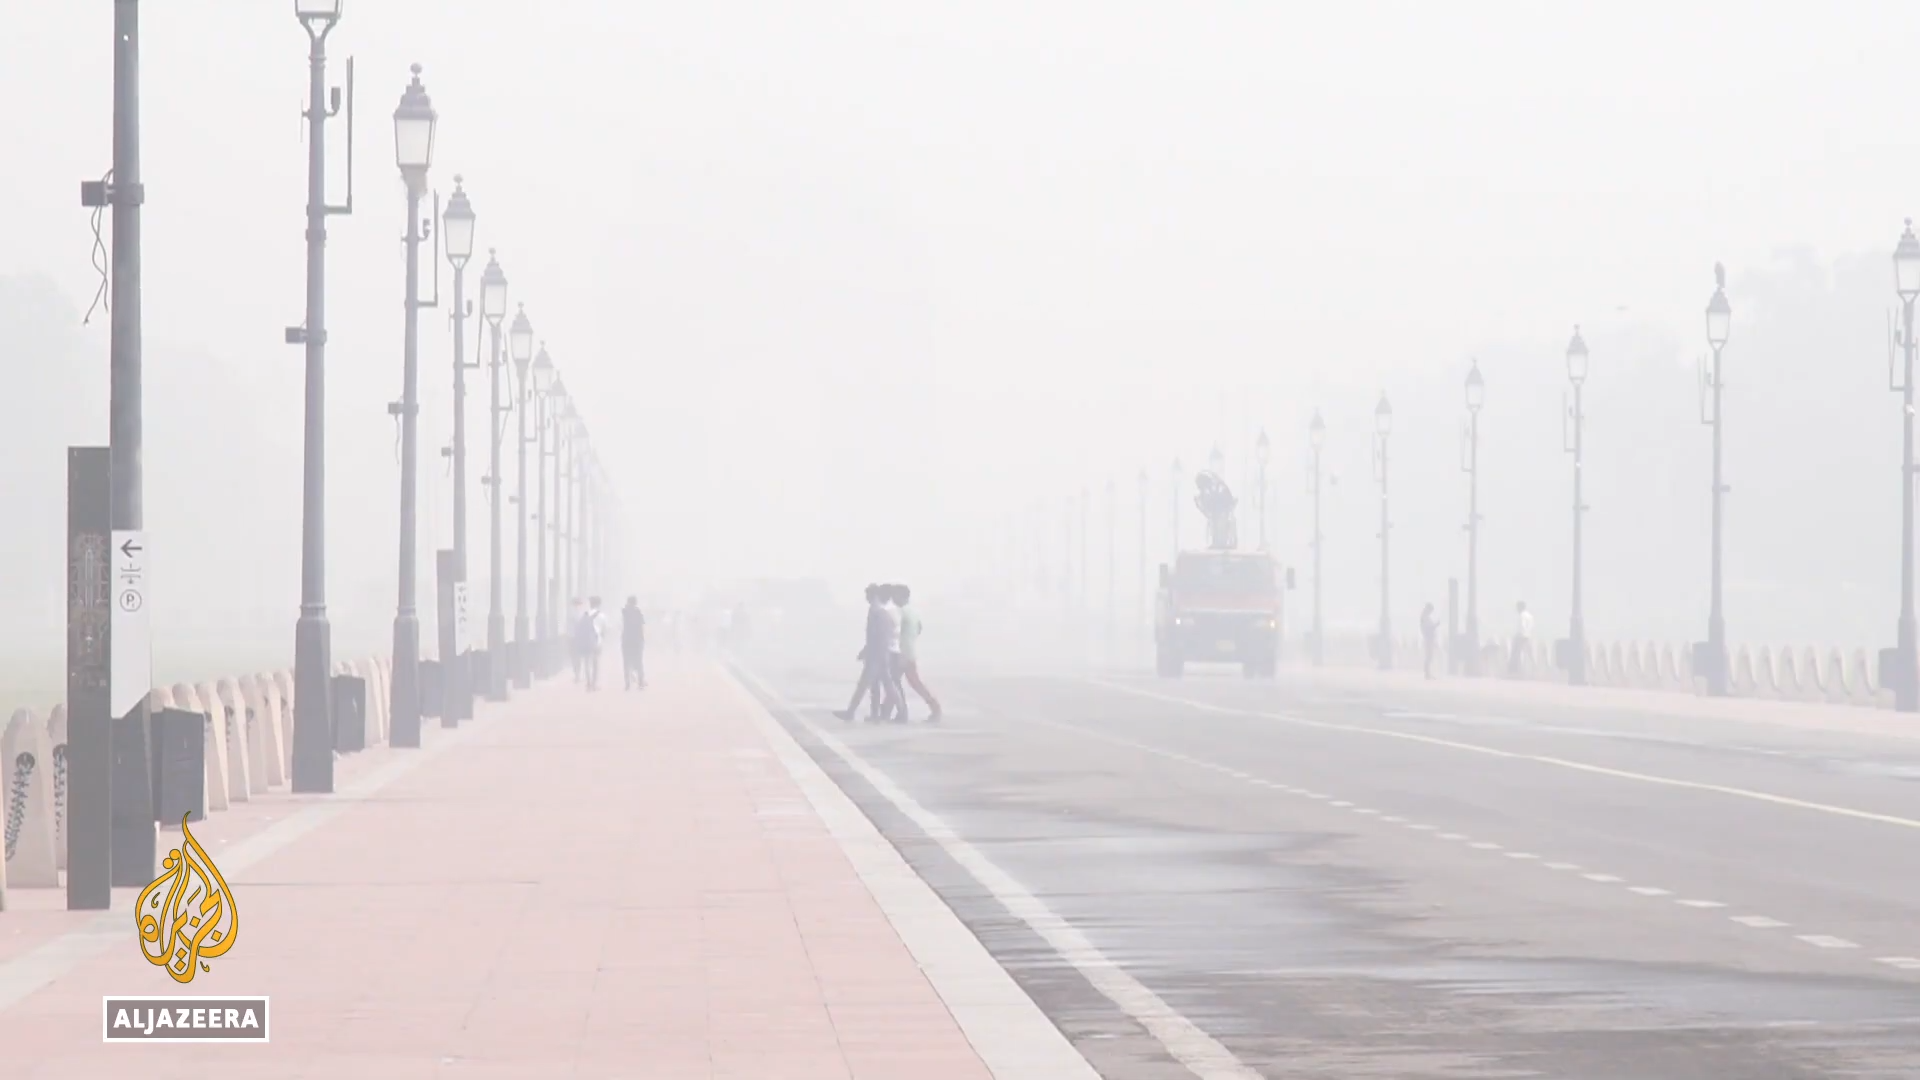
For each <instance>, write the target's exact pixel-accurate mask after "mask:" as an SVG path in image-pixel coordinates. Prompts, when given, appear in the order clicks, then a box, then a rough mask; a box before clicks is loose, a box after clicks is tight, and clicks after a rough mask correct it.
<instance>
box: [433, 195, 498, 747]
mask: <svg viewBox="0 0 1920 1080" xmlns="http://www.w3.org/2000/svg"><path fill="white" fill-rule="evenodd" d="M473 234H474V213H473V203H472V201H471V200H469V199H468V198H467V190H466V185H465V183H464V182H463V181H462V180H461V178H460V177H458V176H456V177H454V178H453V197H452V198H450V199H448V200H447V208H446V210H445V211H443V212H442V213H441V215H440V242H441V245H442V246H443V247H444V249H445V251H446V255H447V264H448V265H449V266H452V267H453V581H452V582H450V583H448V585H449V587H450V588H452V589H453V592H454V596H455V598H456V601H457V602H456V603H455V604H454V605H453V610H454V612H455V616H454V619H452V620H450V621H448V622H447V623H446V625H443V626H441V627H440V668H441V672H442V676H443V678H444V679H445V682H444V684H443V685H444V686H445V687H446V701H445V703H444V705H443V707H442V708H441V710H440V723H441V726H443V727H453V726H454V725H456V724H458V723H459V722H460V721H462V720H466V719H470V718H471V717H472V716H473V672H472V668H471V665H470V663H469V654H468V650H469V648H470V647H471V646H470V645H469V643H468V642H466V641H464V640H462V638H463V637H464V636H465V635H464V633H462V632H461V631H463V630H464V629H465V627H464V626H463V625H462V624H463V623H464V622H465V619H466V609H467V598H466V592H467V369H468V368H471V367H475V366H477V365H475V364H469V363H468V362H467V334H466V325H467V263H468V262H469V261H470V260H471V259H472V258H473ZM489 426H491V425H489Z"/></svg>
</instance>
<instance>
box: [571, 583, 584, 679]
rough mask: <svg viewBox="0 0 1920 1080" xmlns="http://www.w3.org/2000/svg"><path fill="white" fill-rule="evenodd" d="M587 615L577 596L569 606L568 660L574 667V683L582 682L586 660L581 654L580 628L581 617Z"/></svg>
mask: <svg viewBox="0 0 1920 1080" xmlns="http://www.w3.org/2000/svg"><path fill="white" fill-rule="evenodd" d="M586 613H587V606H586V605H585V604H583V603H581V602H580V598H579V597H577V596H576V597H574V598H573V603H571V604H569V605H568V606H567V659H568V662H569V663H571V664H572V665H573V681H574V682H579V681H580V667H581V661H582V660H583V659H584V657H582V656H581V654H580V632H579V628H580V617H581V616H583V615H585V614H586Z"/></svg>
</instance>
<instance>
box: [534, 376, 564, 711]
mask: <svg viewBox="0 0 1920 1080" xmlns="http://www.w3.org/2000/svg"><path fill="white" fill-rule="evenodd" d="M552 387H553V388H552V391H551V392H550V393H549V395H548V400H547V423H548V424H550V425H551V426H552V428H553V437H552V440H551V445H550V446H549V447H548V453H549V454H550V455H552V457H553V499H552V501H551V502H550V503H549V504H548V505H547V512H546V513H545V514H543V515H541V519H540V524H541V527H542V531H543V532H545V533H546V534H547V536H546V542H547V544H548V545H549V547H551V549H552V551H553V557H552V559H551V560H549V562H548V566H549V567H550V569H549V571H548V577H547V579H546V580H544V581H542V582H541V583H540V587H541V588H543V589H545V590H546V591H547V617H548V618H549V619H550V620H551V623H550V624H549V626H548V628H547V652H546V661H545V663H546V669H547V672H548V673H549V674H554V673H556V672H557V671H558V670H559V668H558V665H559V663H560V660H561V658H562V655H563V654H564V652H565V649H564V644H565V638H566V634H567V631H568V629H569V627H568V626H567V615H568V614H569V612H568V610H567V598H566V595H565V594H564V593H562V592H561V591H560V582H561V575H562V570H563V567H564V566H565V564H566V557H567V552H566V544H565V541H566V531H565V529H564V527H563V523H564V522H565V521H566V519H567V501H566V487H565V486H564V485H565V481H566V474H565V472H564V466H565V465H566V460H567V455H566V450H567V409H568V403H567V384H566V380H565V379H563V378H561V377H560V374H559V372H557V371H556V372H555V373H554V376H553V384H552Z"/></svg>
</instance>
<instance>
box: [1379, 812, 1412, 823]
mask: <svg viewBox="0 0 1920 1080" xmlns="http://www.w3.org/2000/svg"><path fill="white" fill-rule="evenodd" d="M1380 820H1381V821H1384V822H1386V823H1387V824H1389V825H1405V824H1406V823H1407V819H1406V818H1403V817H1395V816H1394V815H1392V814H1388V815H1386V816H1385V817H1382V818H1381V819H1380Z"/></svg>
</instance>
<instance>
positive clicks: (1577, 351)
mask: <svg viewBox="0 0 1920 1080" xmlns="http://www.w3.org/2000/svg"><path fill="white" fill-rule="evenodd" d="M1567 379H1568V381H1570V382H1572V383H1573V408H1572V410H1571V411H1570V412H1568V414H1567V417H1568V420H1569V421H1571V423H1572V425H1573V437H1572V440H1571V441H1570V442H1569V443H1568V444H1567V452H1568V453H1570V454H1572V455H1573V617H1572V620H1571V623H1570V625H1569V626H1568V634H1567V653H1568V655H1567V682H1568V683H1570V684H1572V685H1574V686H1584V685H1586V681H1587V620H1586V615H1585V608H1584V605H1583V603H1582V599H1583V592H1584V590H1583V589H1582V587H1581V586H1582V579H1581V569H1582V568H1581V554H1582V549H1581V542H1582V540H1583V539H1584V536H1583V534H1584V533H1585V529H1584V527H1583V526H1584V525H1585V522H1586V517H1587V504H1586V499H1585V497H1584V492H1583V481H1584V479H1585V474H1586V419H1587V414H1586V406H1585V403H1584V400H1583V391H1584V390H1585V388H1586V382H1587V342H1586V339H1585V338H1583V337H1581V336H1580V328H1579V327H1577V326H1576V327H1574V328H1573V340H1572V341H1571V342H1569V343H1568V344H1567Z"/></svg>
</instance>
